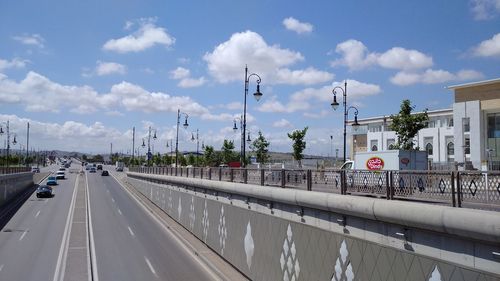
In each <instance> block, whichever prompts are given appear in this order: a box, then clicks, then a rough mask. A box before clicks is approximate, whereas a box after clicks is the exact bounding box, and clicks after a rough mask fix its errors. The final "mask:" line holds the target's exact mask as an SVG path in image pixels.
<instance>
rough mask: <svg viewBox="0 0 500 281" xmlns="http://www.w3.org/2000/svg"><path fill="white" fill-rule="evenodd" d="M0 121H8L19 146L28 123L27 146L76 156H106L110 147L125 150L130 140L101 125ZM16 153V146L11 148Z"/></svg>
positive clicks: (3, 117) (0, 117) (1, 117)
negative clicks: (28, 135) (91, 154)
mask: <svg viewBox="0 0 500 281" xmlns="http://www.w3.org/2000/svg"><path fill="white" fill-rule="evenodd" d="M0 120H9V121H10V129H11V132H13V133H17V140H18V142H19V143H25V130H26V124H27V123H28V122H29V123H30V143H35V144H36V148H37V149H42V150H53V149H58V150H65V151H78V152H89V151H93V152H96V148H97V149H98V150H99V148H101V149H102V151H97V152H99V153H103V152H104V153H106V152H107V148H108V147H109V143H110V142H112V143H113V145H116V147H128V146H129V143H130V141H131V138H130V137H128V136H127V134H126V133H122V132H120V131H118V130H117V129H115V128H112V127H106V126H105V125H104V124H103V123H101V122H95V123H93V124H89V125H87V124H84V123H80V122H76V121H65V122H64V123H48V122H41V121H37V120H33V119H28V118H22V117H18V116H16V115H2V114H0ZM12 149H19V146H12Z"/></svg>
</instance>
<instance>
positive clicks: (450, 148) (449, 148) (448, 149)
mask: <svg viewBox="0 0 500 281" xmlns="http://www.w3.org/2000/svg"><path fill="white" fill-rule="evenodd" d="M446 154H448V156H452V155H453V156H454V155H455V145H454V144H453V142H449V143H448V145H447V146H446Z"/></svg>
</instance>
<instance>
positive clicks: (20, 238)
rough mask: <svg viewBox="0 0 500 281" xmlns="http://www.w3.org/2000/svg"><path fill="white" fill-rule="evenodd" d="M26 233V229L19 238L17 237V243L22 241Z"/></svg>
mask: <svg viewBox="0 0 500 281" xmlns="http://www.w3.org/2000/svg"><path fill="white" fill-rule="evenodd" d="M26 233H28V229H26V231H25V232H23V234H21V237H19V241H21V240H23V238H24V236H26Z"/></svg>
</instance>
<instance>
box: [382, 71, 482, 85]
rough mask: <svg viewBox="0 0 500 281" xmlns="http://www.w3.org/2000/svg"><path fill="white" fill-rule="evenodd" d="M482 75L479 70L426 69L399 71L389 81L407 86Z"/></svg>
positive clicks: (462, 79) (473, 77)
mask: <svg viewBox="0 0 500 281" xmlns="http://www.w3.org/2000/svg"><path fill="white" fill-rule="evenodd" d="M482 77H483V74H482V73H481V72H478V71H475V70H467V69H464V70H460V71H458V72H457V73H451V72H449V71H446V70H442V69H438V70H434V69H427V70H426V71H424V72H422V73H416V72H405V71H401V72H398V73H396V75H394V76H393V77H391V79H390V81H391V82H392V83H393V84H395V85H398V86H408V85H413V84H417V83H422V84H439V83H445V82H450V81H467V80H476V79H480V78H482Z"/></svg>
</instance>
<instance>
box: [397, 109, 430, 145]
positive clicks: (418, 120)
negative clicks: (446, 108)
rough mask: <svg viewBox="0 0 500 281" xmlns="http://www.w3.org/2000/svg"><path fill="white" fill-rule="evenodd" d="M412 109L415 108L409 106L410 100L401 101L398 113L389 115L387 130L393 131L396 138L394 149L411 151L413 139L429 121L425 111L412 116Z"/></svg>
mask: <svg viewBox="0 0 500 281" xmlns="http://www.w3.org/2000/svg"><path fill="white" fill-rule="evenodd" d="M413 109H415V107H414V106H411V102H410V100H403V101H402V102H401V109H400V110H399V113H398V114H397V115H391V119H392V123H391V124H390V125H389V129H391V130H393V131H395V132H396V135H397V137H398V141H397V143H396V144H395V147H396V149H403V150H413V138H414V137H415V135H416V134H417V133H418V131H419V130H420V129H423V128H425V127H426V125H427V121H428V120H429V116H428V115H427V109H425V110H424V112H422V113H417V114H412V113H411V112H412V111H413ZM417 149H418V148H417Z"/></svg>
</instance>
